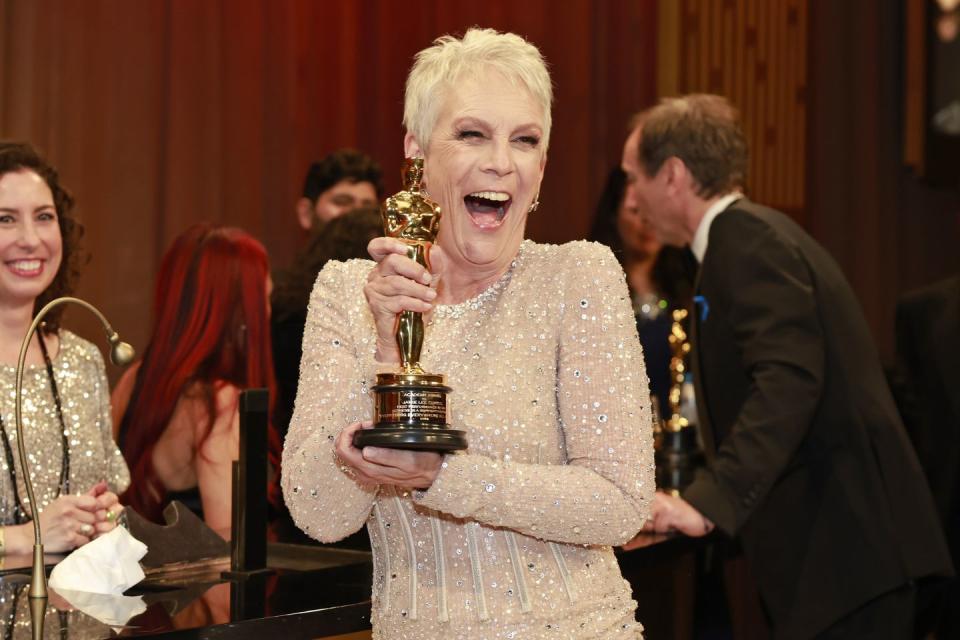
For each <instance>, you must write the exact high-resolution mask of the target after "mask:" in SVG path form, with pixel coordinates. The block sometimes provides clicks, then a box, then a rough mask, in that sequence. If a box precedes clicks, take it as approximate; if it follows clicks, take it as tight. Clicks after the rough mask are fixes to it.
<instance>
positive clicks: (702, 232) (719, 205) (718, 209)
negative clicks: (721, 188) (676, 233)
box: [690, 191, 743, 262]
mask: <svg viewBox="0 0 960 640" xmlns="http://www.w3.org/2000/svg"><path fill="white" fill-rule="evenodd" d="M742 197H743V194H742V193H740V192H739V191H734V192H733V193H728V194H727V195H725V196H723V197H722V198H720V199H719V200H717V201H716V202H714V203H713V204H712V205H710V208H709V209H707V212H706V213H705V214H703V220H701V221H700V226H699V227H697V231H696V233H694V234H693V241H692V242H691V243H690V250H691V251H693V255H695V256H696V257H697V262H703V256H704V255H706V253H707V240H708V239H709V236H710V225H711V224H713V220H714V218H716V217H717V216H718V215H720V214H721V213H723V211H724V210H726V208H727V207H729V206H730V205H731V204H733V203H734V201H735V200H739V199H740V198H742Z"/></svg>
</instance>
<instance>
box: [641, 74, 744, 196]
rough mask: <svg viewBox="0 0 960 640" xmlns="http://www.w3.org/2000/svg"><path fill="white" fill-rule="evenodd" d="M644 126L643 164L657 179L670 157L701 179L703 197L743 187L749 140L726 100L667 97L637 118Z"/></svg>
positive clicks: (704, 96) (700, 96) (702, 95)
mask: <svg viewBox="0 0 960 640" xmlns="http://www.w3.org/2000/svg"><path fill="white" fill-rule="evenodd" d="M641 124H642V125H643V136H642V137H641V139H640V162H641V164H642V165H643V168H644V171H645V172H646V174H647V175H648V176H655V175H657V173H658V172H659V171H660V167H662V166H663V163H664V162H666V161H667V159H669V158H671V157H676V158H679V159H680V160H682V161H683V164H685V165H686V166H687V169H688V170H689V171H690V173H691V174H693V177H694V178H695V179H696V181H697V187H698V188H697V195H699V196H700V197H701V198H712V197H713V196H717V195H722V194H724V193H728V192H729V191H732V190H733V189H737V188H740V189H742V188H743V187H744V184H745V182H746V176H747V141H746V137H745V136H744V133H743V128H742V127H741V126H740V120H739V114H738V113H737V110H736V108H734V106H733V105H732V104H730V101H729V100H727V99H726V98H724V97H723V96H718V95H711V94H707V93H695V94H691V95H686V96H681V97H679V98H664V99H663V100H662V101H661V102H660V104H658V105H657V106H655V107H652V108H650V109H648V110H646V111H644V112H642V113H640V114H638V115H636V116H634V119H633V127H631V128H636V126H639V125H641Z"/></svg>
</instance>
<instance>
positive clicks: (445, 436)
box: [353, 158, 467, 452]
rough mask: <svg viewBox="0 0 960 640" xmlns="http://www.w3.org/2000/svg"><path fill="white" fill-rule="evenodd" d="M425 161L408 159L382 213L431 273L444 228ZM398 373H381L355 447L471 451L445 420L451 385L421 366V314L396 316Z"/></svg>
mask: <svg viewBox="0 0 960 640" xmlns="http://www.w3.org/2000/svg"><path fill="white" fill-rule="evenodd" d="M422 178H423V159H421V158H407V159H406V161H405V162H404V166H403V191H400V192H399V193H396V194H394V195H393V196H391V197H389V198H387V199H386V200H385V201H384V203H383V206H382V207H381V209H380V213H381V216H382V218H383V230H384V233H385V234H386V235H388V236H390V237H392V238H397V239H399V240H401V241H402V242H403V243H404V244H406V245H407V256H408V257H409V258H410V259H411V260H414V261H415V262H417V263H418V264H420V265H422V266H424V267H426V268H427V269H428V270H429V269H430V246H431V245H432V244H433V242H434V240H435V239H436V237H437V231H438V229H439V226H440V213H441V212H440V206H439V205H438V204H437V203H436V202H433V201H432V200H430V199H429V198H427V197H426V195H425V194H424V193H423V192H422V191H421V190H420V183H421V180H422ZM396 326H397V329H396V338H397V347H398V348H399V350H400V369H399V371H395V372H388V373H378V374H377V384H376V386H374V387H373V392H374V412H373V423H374V424H373V429H362V430H360V431H357V432H356V433H355V434H354V437H353V443H354V445H355V446H357V447H360V448H363V447H367V446H373V447H387V448H391V449H416V450H421V451H440V452H443V451H457V450H460V449H466V448H467V438H466V434H465V433H464V432H463V431H458V430H456V429H451V428H450V425H449V424H448V419H447V414H448V411H447V394H449V393H450V391H451V389H450V387H448V386H446V384H445V383H444V377H443V375H442V374H439V373H427V372H426V371H424V370H423V368H422V367H421V366H420V352H421V351H422V349H423V334H424V324H423V314H421V313H419V312H415V311H404V312H402V313H400V314H399V315H398V316H397V325H396Z"/></svg>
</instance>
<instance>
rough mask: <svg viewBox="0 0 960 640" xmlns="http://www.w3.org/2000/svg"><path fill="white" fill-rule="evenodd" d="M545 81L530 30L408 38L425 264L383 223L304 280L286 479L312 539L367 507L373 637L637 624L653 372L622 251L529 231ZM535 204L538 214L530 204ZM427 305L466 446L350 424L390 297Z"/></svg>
mask: <svg viewBox="0 0 960 640" xmlns="http://www.w3.org/2000/svg"><path fill="white" fill-rule="evenodd" d="M551 101H552V90H551V85H550V78H549V75H548V73H547V71H546V68H545V65H544V61H543V59H542V57H541V55H540V53H539V51H537V49H536V48H535V47H533V46H532V45H531V44H529V43H528V42H526V41H524V40H523V39H522V38H520V37H518V36H515V35H512V34H498V33H496V32H494V31H491V30H481V29H471V30H470V31H468V32H467V33H466V35H465V36H464V37H463V38H462V39H456V38H452V37H443V38H440V39H438V40H437V41H436V42H435V43H434V45H433V46H431V47H429V48H427V49H425V50H423V51H421V52H420V53H419V54H418V56H417V59H416V62H415V63H414V66H413V69H412V70H411V72H410V76H409V78H408V80H407V89H406V102H405V113H404V124H405V125H406V128H407V134H406V137H405V151H406V155H407V156H410V157H422V158H423V159H424V176H423V183H424V184H423V186H424V189H425V190H426V191H427V192H428V193H429V197H430V198H431V199H433V200H435V201H437V202H438V203H439V205H440V207H441V210H442V219H441V222H440V230H439V235H438V237H437V242H436V244H435V245H434V246H433V247H432V249H431V251H430V262H429V264H430V267H431V269H430V270H428V269H427V268H425V267H423V266H421V265H419V264H417V263H416V262H414V261H413V260H411V259H409V258H408V257H407V247H406V246H405V245H404V244H403V243H402V242H400V241H399V240H397V239H395V238H386V237H385V238H378V239H376V240H374V241H373V242H371V243H370V247H369V248H370V253H371V255H372V257H373V262H369V261H351V262H347V263H340V262H333V263H329V264H328V265H327V266H326V267H325V268H324V270H323V271H322V272H321V274H320V276H319V278H318V280H317V284H316V287H315V289H314V291H313V294H312V297H311V302H310V309H309V313H308V319H307V325H306V330H305V334H304V359H303V362H302V364H301V380H300V386H299V394H298V397H297V402H296V407H295V410H294V417H293V421H292V423H291V428H290V432H289V434H288V436H287V441H286V446H285V450H284V461H283V484H284V490H285V495H286V499H287V502H288V504H289V506H290V509H291V512H292V514H293V516H294V518H295V520H296V521H297V523H298V524H299V526H300V527H301V528H302V529H303V530H304V531H306V532H307V533H308V534H310V535H312V536H313V537H315V538H317V539H318V540H321V541H327V542H329V541H334V540H337V539H340V538H342V537H344V536H346V535H348V534H350V533H352V532H353V531H356V530H357V529H359V528H360V527H362V526H363V525H364V524H366V525H367V528H368V531H369V534H370V538H371V544H372V548H373V553H374V558H375V563H374V564H375V569H374V584H373V615H372V621H373V629H374V637H375V638H387V637H405V638H447V637H450V638H458V637H464V638H466V637H470V638H517V639H519V638H541V637H551V638H553V637H557V638H637V637H640V635H641V631H642V627H641V626H640V625H639V624H638V623H637V622H636V620H635V618H634V610H635V608H636V604H635V603H634V602H633V600H632V599H631V595H630V587H629V585H628V584H627V583H626V582H625V581H624V580H623V578H622V577H621V574H620V570H619V567H618V566H617V562H616V560H615V558H614V555H613V552H612V550H611V546H612V545H619V544H623V543H624V542H626V541H628V540H630V539H631V538H632V537H633V536H634V535H635V534H636V532H637V531H638V530H639V529H640V527H641V526H642V525H643V522H644V520H645V519H646V518H647V515H648V512H649V505H650V500H651V498H652V495H653V490H654V479H653V446H652V435H651V428H650V412H649V398H648V393H647V378H646V375H645V374H644V370H643V359H642V355H641V351H640V346H639V343H638V340H637V334H636V328H635V324H634V322H633V313H632V310H631V307H630V302H629V297H628V295H627V289H626V285H625V283H624V276H623V273H622V272H621V271H620V269H619V266H618V264H617V261H616V259H615V258H614V257H613V255H612V254H611V253H610V251H609V250H608V249H606V248H605V247H602V246H600V245H596V244H591V243H585V242H575V243H570V244H567V245H563V246H548V245H538V244H535V243H532V242H529V241H525V240H524V239H523V232H524V227H525V224H526V219H527V216H528V215H529V214H530V213H531V212H533V211H535V210H536V208H537V204H538V203H537V194H538V191H539V187H540V182H541V179H542V178H543V172H544V167H545V165H546V151H547V143H548V140H549V134H550V107H551ZM538 215H546V212H540V213H539V214H538ZM402 311H415V312H419V313H422V314H423V319H424V321H425V323H426V330H425V334H426V335H425V340H424V343H423V350H422V354H421V358H420V362H421V365H422V367H423V369H424V370H426V371H431V372H442V373H443V374H445V376H446V384H447V385H449V386H450V387H451V388H452V389H453V392H452V393H451V394H450V396H449V403H450V418H451V423H452V424H451V426H452V428H453V429H457V430H463V431H465V432H466V439H467V441H468V443H469V447H468V449H466V450H465V451H459V452H456V453H451V454H446V455H441V454H438V453H432V452H422V451H420V452H414V451H407V450H395V449H385V448H382V447H372V446H368V447H365V448H363V449H358V448H356V447H355V446H353V441H354V434H355V433H356V432H357V431H358V430H360V429H369V428H371V427H372V425H371V422H370V418H371V415H372V409H373V397H372V393H371V387H372V385H373V384H375V379H376V374H377V373H378V372H382V371H385V370H386V371H390V370H396V369H397V366H398V365H397V363H398V362H399V361H400V354H399V353H398V349H397V342H396V335H395V323H396V317H397V314H398V313H400V312H402Z"/></svg>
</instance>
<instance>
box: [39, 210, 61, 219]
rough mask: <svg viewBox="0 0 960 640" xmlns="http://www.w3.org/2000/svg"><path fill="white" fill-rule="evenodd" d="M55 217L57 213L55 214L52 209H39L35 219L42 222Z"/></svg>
mask: <svg viewBox="0 0 960 640" xmlns="http://www.w3.org/2000/svg"><path fill="white" fill-rule="evenodd" d="M56 219H57V214H55V213H54V212H53V211H41V212H40V213H38V214H37V220H43V221H44V222H47V221H50V220H56Z"/></svg>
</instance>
